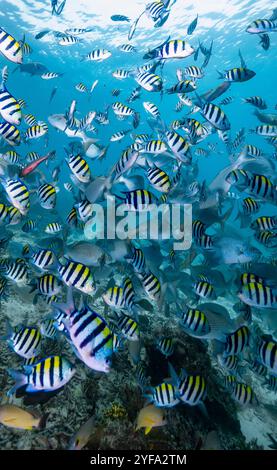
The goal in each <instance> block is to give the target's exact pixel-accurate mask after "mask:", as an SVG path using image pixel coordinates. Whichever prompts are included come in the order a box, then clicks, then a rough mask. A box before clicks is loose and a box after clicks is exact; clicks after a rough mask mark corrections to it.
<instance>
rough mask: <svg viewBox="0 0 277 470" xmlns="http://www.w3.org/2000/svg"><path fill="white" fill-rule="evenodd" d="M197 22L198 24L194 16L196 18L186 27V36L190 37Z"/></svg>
mask: <svg viewBox="0 0 277 470" xmlns="http://www.w3.org/2000/svg"><path fill="white" fill-rule="evenodd" d="M197 22H198V15H197V16H196V18H195V19H194V20H193V21H192V22H191V23H190V25H189V26H188V29H187V34H188V35H189V36H190V35H191V34H192V33H193V31H194V30H195V28H196V26H197Z"/></svg>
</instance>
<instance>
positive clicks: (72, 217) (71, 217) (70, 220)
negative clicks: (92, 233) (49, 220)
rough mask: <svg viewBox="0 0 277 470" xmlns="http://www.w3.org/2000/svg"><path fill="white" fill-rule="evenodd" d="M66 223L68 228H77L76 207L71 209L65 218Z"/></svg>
mask: <svg viewBox="0 0 277 470" xmlns="http://www.w3.org/2000/svg"><path fill="white" fill-rule="evenodd" d="M66 223H67V225H69V226H70V227H77V224H78V217H77V209H76V207H72V209H71V211H70V212H69V214H68V215H67V217H66Z"/></svg>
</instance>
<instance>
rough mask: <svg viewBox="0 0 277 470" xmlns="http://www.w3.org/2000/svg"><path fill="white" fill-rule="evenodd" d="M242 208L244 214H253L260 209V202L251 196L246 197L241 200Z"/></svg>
mask: <svg viewBox="0 0 277 470" xmlns="http://www.w3.org/2000/svg"><path fill="white" fill-rule="evenodd" d="M242 208H243V212H244V213H245V214H255V213H256V212H258V211H259V209H260V204H259V203H258V202H257V201H255V199H253V198H252V197H247V198H245V199H243V201H242Z"/></svg>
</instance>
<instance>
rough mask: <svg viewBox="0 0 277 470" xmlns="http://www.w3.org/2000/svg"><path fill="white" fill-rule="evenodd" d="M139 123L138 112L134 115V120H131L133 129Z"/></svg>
mask: <svg viewBox="0 0 277 470" xmlns="http://www.w3.org/2000/svg"><path fill="white" fill-rule="evenodd" d="M139 122H140V114H139V113H138V112H136V113H135V114H134V119H133V126H134V129H136V128H137V127H138V125H139Z"/></svg>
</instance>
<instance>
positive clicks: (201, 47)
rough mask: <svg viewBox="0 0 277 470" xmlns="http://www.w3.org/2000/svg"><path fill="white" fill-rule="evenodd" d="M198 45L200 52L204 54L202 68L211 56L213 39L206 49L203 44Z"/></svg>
mask: <svg viewBox="0 0 277 470" xmlns="http://www.w3.org/2000/svg"><path fill="white" fill-rule="evenodd" d="M199 47H200V51H201V52H202V54H203V55H204V56H205V60H204V62H203V64H202V68H204V67H207V65H208V63H209V61H210V58H211V56H212V50H213V41H212V42H211V45H210V49H206V47H205V46H203V44H199Z"/></svg>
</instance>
